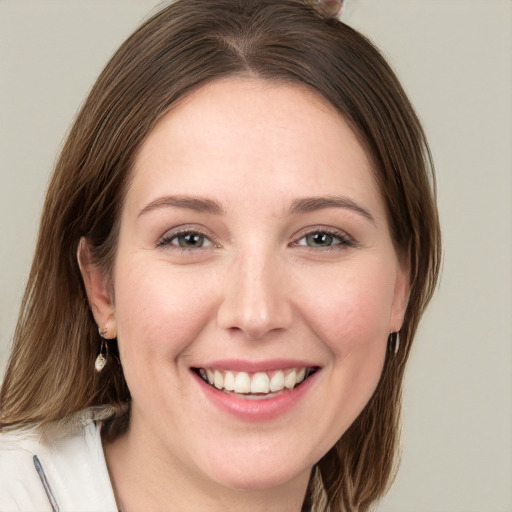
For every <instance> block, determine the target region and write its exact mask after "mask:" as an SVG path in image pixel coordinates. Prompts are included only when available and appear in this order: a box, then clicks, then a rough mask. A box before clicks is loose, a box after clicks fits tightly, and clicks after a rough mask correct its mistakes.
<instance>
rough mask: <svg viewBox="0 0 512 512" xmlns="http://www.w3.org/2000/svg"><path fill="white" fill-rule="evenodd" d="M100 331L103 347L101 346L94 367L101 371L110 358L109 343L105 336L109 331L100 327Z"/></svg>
mask: <svg viewBox="0 0 512 512" xmlns="http://www.w3.org/2000/svg"><path fill="white" fill-rule="evenodd" d="M99 333H100V336H101V347H100V353H99V354H98V357H97V358H96V361H95V362H94V369H95V370H96V371H97V372H98V373H101V371H102V370H103V368H105V365H106V364H107V359H108V344H107V340H106V339H105V338H104V336H105V334H106V333H107V330H106V329H99Z"/></svg>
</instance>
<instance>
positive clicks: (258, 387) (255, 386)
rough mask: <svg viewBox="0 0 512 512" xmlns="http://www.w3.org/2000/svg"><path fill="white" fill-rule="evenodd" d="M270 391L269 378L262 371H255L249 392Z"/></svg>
mask: <svg viewBox="0 0 512 512" xmlns="http://www.w3.org/2000/svg"><path fill="white" fill-rule="evenodd" d="M269 391H270V379H269V378H268V375H267V374H266V373H263V372H259V373H256V374H255V375H254V376H253V378H252V380H251V393H268V392H269Z"/></svg>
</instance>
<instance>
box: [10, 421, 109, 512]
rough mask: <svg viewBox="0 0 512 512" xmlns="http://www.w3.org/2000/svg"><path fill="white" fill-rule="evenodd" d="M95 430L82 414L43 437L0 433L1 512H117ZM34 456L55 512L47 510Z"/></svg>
mask: <svg viewBox="0 0 512 512" xmlns="http://www.w3.org/2000/svg"><path fill="white" fill-rule="evenodd" d="M100 428H101V423H100V422H97V421H94V419H93V414H92V413H90V412H88V411H85V412H84V413H82V414H80V415H77V416H75V417H74V418H73V419H72V420H70V421H68V422H66V423H65V424H64V425H61V426H59V428H55V429H48V430H47V431H45V432H43V433H41V432H40V431H38V430H36V429H31V430H23V431H21V430H17V431H13V432H6V433H3V434H0V512H15V511H16V512H19V511H22V512H46V511H48V512H53V511H55V510H59V511H60V512H79V511H83V512H117V506H116V501H115V498H114V493H113V491H112V485H111V483H110V478H109V474H108V470H107V465H106V462H105V456H104V453H103V447H102V444H101V437H100ZM34 455H36V456H37V458H38V460H39V462H40V463H41V466H42V469H43V472H44V475H45V477H46V480H47V482H48V484H49V487H50V488H51V494H53V497H54V499H55V502H56V504H57V507H58V508H56V507H55V506H54V507H53V508H52V505H51V502H50V498H49V497H48V495H47V493H46V491H45V488H44V485H43V482H42V478H41V476H40V475H39V473H38V471H37V469H36V464H35V463H34Z"/></svg>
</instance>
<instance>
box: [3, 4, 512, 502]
mask: <svg viewBox="0 0 512 512" xmlns="http://www.w3.org/2000/svg"><path fill="white" fill-rule="evenodd" d="M212 1H213V0H212ZM158 4H159V2H158V1H157V0H0V112H1V115H0V123H1V124H0V230H1V235H2V236H1V238H2V241H1V244H0V260H1V271H0V368H1V367H2V366H3V365H4V364H5V360H6V357H7V351H8V346H9V343H10V339H11V337H12V332H13V330H14V324H15V317H16V312H17V308H18V303H19V300H20V296H21V293H22V289H23V284H24V281H25V279H26V275H27V272H28V268H29V264H30V261H31V258H32V252H33V244H34V238H35V234H36V230H37V223H38V215H39V211H40V208H41V204H42V199H43V194H44V189H45V186H46V181H47V178H48V174H49V172H50V170H51V168H52V165H53V162H54V159H55V157H56V154H57V152H58V148H59V145H60V144H61V141H62V139H63V137H64V136H65V134H66V131H67V129H68V126H69V124H70V122H71V120H72V119H73V116H74V114H75V113H76V111H77V109H78V107H79V105H80V103H81V101H82V100H83V98H84V96H85V95H86V93H87V91H88V89H89V88H90V86H91V84H92V83H93V81H94V79H95V77H96V76H97V74H98V73H99V71H100V69H101V68H102V66H103V65H104V64H105V63H106V60H107V59H108V57H109V56H110V55H111V53H112V52H113V51H114V49H115V48H116V47H117V46H118V44H119V43H120V42H121V41H122V40H123V39H124V38H125V37H126V36H127V35H128V34H129V33H130V32H131V31H132V30H133V29H134V28H135V27H136V26H137V25H138V23H139V22H140V20H142V19H143V18H145V17H147V16H148V15H149V14H150V13H151V12H153V11H154V9H155V6H156V5H158ZM345 20H346V21H347V22H348V23H350V24H351V25H353V26H355V27H356V28H359V29H360V30H362V31H363V32H365V33H366V34H368V35H369V36H370V37H371V38H372V39H373V40H374V41H375V42H376V43H377V45H378V46H380V47H381V48H382V49H383V51H384V52H385V54H386V55H387V56H388V58H389V59H390V61H391V63H392V65H393V66H394V67H395V69H396V70H397V72H398V74H399V76H400V77H401V79H402V81H403V83H404V86H405V88H406V90H407V91H408V92H409V94H410V96H411V99H412V100H413V103H414V104H415V105H416V107H417V110H418V112H419V115H420V117H421V119H422V120H423V122H424V125H425V128H426V131H427V134H428V136H429V138H430V141H431V145H432V150H433V153H434V157H435V160H436V164H437V172H438V184H439V207H440V212H441V217H442V225H443V232H444V243H445V257H444V267H443V275H442V282H441V285H440V288H439V291H438V294H437V296H436V298H435V300H434V302H433V304H432V306H431V308H430V310H429V312H428V314H427V316H426V318H425V321H424V323H423V325H422V328H421V330H420V333H419V336H418V337H417V340H416V344H415V347H414V349H413V354H412V360H411V364H410V366H409V369H408V373H407V381H406V388H405V404H404V426H403V455H402V465H401V469H400V472H399V474H398V476H397V479H396V483H395V485H394V487H393V489H392V491H391V492H390V494H389V496H388V497H387V498H386V499H385V500H384V502H383V503H382V504H381V505H380V506H379V508H378V510H379V512H510V511H512V490H511V488H512V320H511V317H512V237H511V233H512V149H511V148H512V99H511V96H512V92H511V91H512V1H510V0H349V3H348V6H347V10H346V14H345ZM35 257H37V255H35ZM0 373H1V369H0Z"/></svg>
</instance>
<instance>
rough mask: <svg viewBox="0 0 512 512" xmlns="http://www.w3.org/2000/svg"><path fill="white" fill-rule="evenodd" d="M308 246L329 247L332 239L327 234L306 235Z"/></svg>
mask: <svg viewBox="0 0 512 512" xmlns="http://www.w3.org/2000/svg"><path fill="white" fill-rule="evenodd" d="M308 238H309V242H310V245H313V246H317V247H318V246H322V247H325V246H329V245H331V243H332V237H331V236H330V235H328V234H327V233H314V234H312V235H308Z"/></svg>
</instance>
